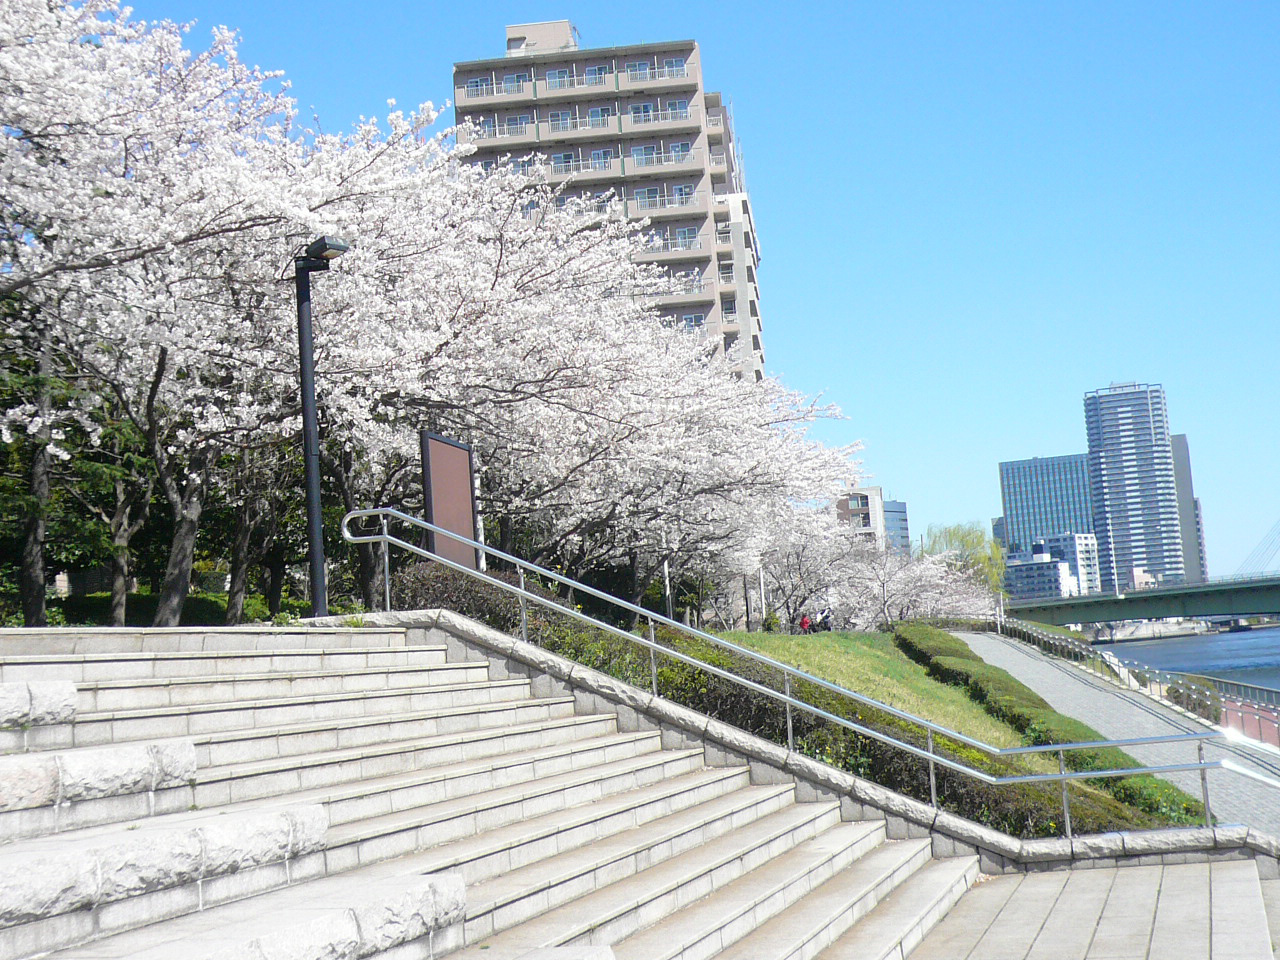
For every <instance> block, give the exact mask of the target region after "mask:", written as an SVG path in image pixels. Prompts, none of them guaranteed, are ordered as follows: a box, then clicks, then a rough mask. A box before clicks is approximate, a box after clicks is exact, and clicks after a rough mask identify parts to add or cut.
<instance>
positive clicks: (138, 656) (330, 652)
mask: <svg viewBox="0 0 1280 960" xmlns="http://www.w3.org/2000/svg"><path fill="white" fill-rule="evenodd" d="M0 639H3V636H0ZM447 652H448V647H447V646H446V645H445V644H442V643H435V644H415V645H413V646H411V647H410V646H405V647H284V648H281V649H279V650H258V649H252V650H249V649H246V650H151V651H147V650H124V651H121V652H119V653H3V654H0V668H3V667H9V666H27V665H30V666H45V665H53V664H59V663H118V662H121V661H124V662H133V661H138V662H151V661H156V660H246V659H262V658H266V659H270V658H271V657H325V656H338V657H342V656H368V655H369V654H385V653H430V654H442V653H447ZM455 662H457V663H473V664H474V663H483V662H484V661H483V660H470V661H466V660H459V661H455Z"/></svg>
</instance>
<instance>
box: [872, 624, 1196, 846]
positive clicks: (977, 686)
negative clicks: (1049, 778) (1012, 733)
mask: <svg viewBox="0 0 1280 960" xmlns="http://www.w3.org/2000/svg"><path fill="white" fill-rule="evenodd" d="M894 638H895V640H896V642H897V644H898V647H899V648H900V649H901V650H902V651H903V652H904V653H905V654H906V655H907V656H908V657H910V658H911V659H912V660H915V661H916V662H917V663H919V664H921V665H923V666H924V667H925V668H926V669H927V670H928V671H929V674H930V675H931V676H933V677H934V678H936V679H937V680H940V681H942V682H943V683H949V684H952V685H954V686H958V687H964V689H965V690H966V692H967V693H968V694H969V696H970V697H972V698H973V699H974V700H975V701H976V702H977V703H980V704H982V705H983V707H984V708H985V709H986V710H987V712H988V713H990V714H991V715H992V716H994V717H996V718H997V719H1000V720H1003V721H1004V722H1006V723H1008V724H1009V725H1010V726H1012V727H1013V728H1014V729H1015V730H1017V731H1018V732H1019V733H1021V734H1022V735H1023V738H1024V740H1025V741H1026V743H1027V744H1028V745H1040V744H1053V743H1081V742H1086V741H1090V740H1105V739H1107V738H1106V737H1104V736H1102V734H1100V733H1098V731H1096V730H1094V729H1093V728H1092V727H1090V726H1089V725H1088V724H1086V723H1082V722H1081V721H1079V720H1076V719H1074V718H1072V717H1067V716H1063V715H1062V714H1060V713H1058V712H1057V711H1055V710H1054V709H1053V708H1052V707H1050V706H1049V704H1048V703H1047V702H1046V701H1045V700H1044V699H1043V698H1042V697H1040V696H1039V695H1038V694H1037V693H1035V691H1033V690H1031V689H1030V688H1028V687H1027V686H1025V685H1024V684H1023V683H1021V682H1020V681H1018V680H1016V679H1014V677H1013V676H1012V675H1011V674H1009V673H1008V672H1007V671H1005V670H1001V669H1000V668H999V667H993V666H991V665H990V664H988V663H987V662H986V661H984V660H982V659H981V658H980V657H978V656H977V655H976V654H975V653H974V652H973V651H972V650H970V649H969V646H968V645H967V644H966V643H964V642H963V641H962V640H958V639H957V638H955V637H953V636H952V635H951V634H949V633H945V632H944V631H942V630H938V629H936V628H934V627H930V626H925V625H923V624H904V625H900V626H897V627H895V629H894ZM1063 757H1064V759H1065V761H1066V764H1067V767H1068V768H1069V769H1071V770H1080V771H1088V770H1122V769H1125V768H1126V767H1138V766H1141V764H1139V763H1138V762H1137V761H1136V760H1134V759H1133V757H1131V756H1129V755H1128V754H1127V753H1125V752H1123V751H1121V750H1117V749H1114V748H1101V749H1097V750H1068V751H1065V752H1064V754H1063ZM1090 782H1091V783H1094V784H1095V785H1097V786H1098V787H1100V788H1102V789H1104V790H1106V791H1107V792H1109V793H1110V794H1111V795H1112V796H1114V797H1116V798H1117V799H1120V800H1122V801H1123V802H1124V803H1126V804H1130V805H1133V806H1136V807H1138V808H1139V809H1141V810H1143V811H1145V812H1147V813H1149V814H1151V815H1153V816H1157V817H1161V818H1164V819H1167V820H1170V821H1172V822H1175V823H1196V822H1203V820H1204V806H1203V804H1201V803H1200V802H1199V801H1197V800H1195V799H1194V798H1192V797H1191V796H1190V795H1188V794H1186V793H1184V792H1183V791H1182V790H1179V789H1178V788H1177V787H1175V786H1173V785H1172V784H1170V783H1167V782H1166V781H1164V780H1161V779H1159V778H1158V777H1154V776H1151V775H1150V774H1139V775H1137V776H1133V777H1106V778H1098V779H1097V780H1093V781H1090Z"/></svg>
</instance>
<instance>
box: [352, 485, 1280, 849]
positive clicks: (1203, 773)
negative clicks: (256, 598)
mask: <svg viewBox="0 0 1280 960" xmlns="http://www.w3.org/2000/svg"><path fill="white" fill-rule="evenodd" d="M365 517H370V518H376V519H377V520H378V521H379V530H378V532H376V533H371V534H357V533H353V532H352V531H351V528H350V524H351V521H353V520H357V519H361V518H365ZM392 520H395V521H400V522H402V523H407V524H410V525H412V526H415V527H418V528H419V529H422V530H426V531H430V532H431V533H434V534H436V535H438V536H444V537H448V538H449V539H450V540H453V541H455V542H457V543H460V544H463V545H465V546H468V547H471V548H473V549H475V550H477V551H480V552H481V553H482V554H483V555H485V556H491V557H495V558H497V559H499V560H502V561H504V562H506V563H510V564H512V565H513V566H514V567H515V569H516V571H517V574H518V576H519V586H515V585H512V584H509V583H506V582H505V581H503V580H500V579H498V578H496V577H492V576H489V575H488V574H487V573H485V572H483V571H479V570H473V569H472V568H470V567H467V566H465V565H463V564H461V563H457V562H455V561H453V560H450V559H448V558H447V557H443V556H440V555H439V554H437V553H433V552H431V551H429V550H426V549H424V548H422V547H420V546H418V545H416V544H413V543H410V542H408V541H406V540H402V539H400V538H399V537H397V536H395V535H394V534H393V533H391V531H390V528H389V521H392ZM342 538H343V539H344V540H346V541H347V542H349V543H382V544H385V545H386V546H387V547H388V548H389V547H391V546H396V547H399V548H401V549H402V550H406V551H408V552H409V553H413V554H416V555H417V556H420V557H424V558H426V559H429V560H434V561H436V562H437V563H440V564H443V565H444V566H446V567H448V568H450V569H452V570H457V571H458V572H460V573H464V574H466V575H467V576H470V577H472V578H474V579H477V580H480V581H482V582H485V583H488V584H489V585H491V586H494V587H497V588H499V589H500V590H503V591H506V592H507V593H513V594H515V595H516V596H517V597H519V600H520V633H521V638H522V639H524V640H526V641H527V640H528V607H527V604H528V603H529V602H530V601H532V602H533V603H536V604H538V605H540V606H544V607H547V608H550V609H552V610H554V611H556V612H557V613H559V614H562V615H564V616H568V617H570V618H572V619H575V620H578V621H581V622H583V623H586V624H589V625H590V626H592V627H594V628H595V629H598V630H603V631H604V632H606V633H608V634H610V635H612V636H616V637H619V638H621V639H624V640H627V641H629V642H631V643H635V644H638V645H640V646H642V647H644V648H646V649H647V650H648V651H649V657H650V675H651V683H652V692H653V694H654V696H659V693H658V683H657V680H658V668H657V656H658V655H659V654H661V655H662V656H664V657H667V658H669V659H672V660H676V661H679V662H681V663H685V664H687V665H689V666H692V667H695V668H697V669H699V670H704V671H706V672H707V673H710V674H711V675H713V676H716V677H720V678H721V679H724V680H728V681H730V682H731V683H734V684H737V685H738V686H740V687H744V688H746V689H748V690H751V691H753V692H755V693H758V694H760V695H761V696H764V697H768V698H769V699H771V700H774V701H776V702H778V703H780V704H782V705H784V706H785V708H786V720H787V749H788V750H794V749H795V742H794V737H793V734H792V710H793V709H796V710H801V711H803V712H805V713H808V714H810V715H812V716H815V717H818V718H820V719H823V720H827V721H828V722H830V723H834V724H836V725H837V726H840V727H844V728H845V729H847V730H851V731H853V732H855V733H858V734H861V735H862V736H866V737H870V738H871V739H873V740H878V741H880V742H881V743H886V744H889V745H890V746H893V747H895V748H897V749H899V750H902V751H904V752H906V753H908V754H911V755H912V756H916V757H919V758H921V759H923V760H926V761H927V762H928V764H929V793H930V801H931V803H932V805H933V806H934V807H935V808H936V807H937V806H938V798H937V785H936V778H935V766H942V767H944V768H946V769H949V770H953V771H955V772H957V773H960V774H963V775H964V776H967V777H970V778H973V779H976V780H979V781H981V782H983V783H986V784H989V785H992V786H1000V785H1005V784H1018V783H1052V782H1057V783H1061V784H1062V806H1063V823H1064V828H1065V833H1066V836H1067V837H1070V836H1071V805H1070V799H1069V796H1068V793H1067V783H1068V781H1071V780H1086V779H1105V778H1111V777H1128V776H1134V775H1137V774H1144V773H1150V774H1162V773H1176V772H1183V771H1197V770H1198V771H1199V772H1200V784H1201V793H1202V797H1203V801H1204V808H1205V823H1206V824H1210V823H1211V822H1212V813H1211V809H1210V806H1209V781H1208V776H1207V774H1208V771H1209V770H1212V769H1227V768H1230V769H1234V768H1235V766H1236V765H1234V764H1228V763H1227V762H1226V761H1223V760H1212V761H1206V760H1205V759H1204V741H1206V740H1219V739H1225V734H1223V733H1221V732H1220V731H1205V732H1201V733H1184V734H1168V735H1164V736H1154V737H1137V738H1131V739H1127V740H1098V741H1087V742H1078V743H1055V744H1043V745H1033V746H1024V747H996V746H992V745H991V744H988V743H985V742H983V741H981V740H978V739H976V738H974V737H970V736H967V735H965V734H963V733H960V732H959V731H956V730H951V729H949V728H947V727H944V726H942V725H941V724H937V723H934V722H933V721H931V720H926V719H924V718H923V717H917V716H915V715H914V714H911V713H908V712H907V711H905V710H900V709H898V708H897V707H893V706H890V705H889V704H887V703H882V702H880V701H878V700H875V699H872V698H871V697H867V696H864V695H862V694H860V693H856V692H854V691H852V690H848V689H846V688H844V687H841V686H839V685H838V684H835V683H832V682H830V681H828V680H824V679H822V678H821V677H815V676H813V675H812V674H809V673H806V672H805V671H803V670H800V669H797V668H796V667H793V666H790V665H788V664H785V663H782V662H781V661H779V660H775V659H773V658H772V657H769V656H766V655H764V654H761V653H757V652H755V651H753V650H749V649H747V648H745V647H740V646H738V645H737V644H735V643H732V642H731V641H728V640H725V639H724V638H722V637H717V636H715V635H714V634H710V633H706V632H705V631H702V630H699V629H697V628H696V627H691V626H687V625H685V624H683V623H680V622H679V621H677V620H674V619H672V618H670V617H666V616H663V615H662V614H660V613H655V612H654V611H652V610H647V609H645V608H644V607H641V606H638V605H636V604H634V603H629V602H628V601H626V600H621V599H619V598H617V597H614V596H611V595H610V594H607V593H605V592H603V591H601V590H597V589H596V588H594V587H591V586H588V585H587V584H584V583H581V582H579V581H576V580H573V579H571V578H569V577H565V576H563V575H561V574H558V573H556V572H555V571H552V570H548V569H546V568H545V567H540V566H538V565H536V564H533V563H529V562H528V561H526V560H522V559H520V558H519V557H515V556H512V555H511V554H509V553H504V552H503V551H501V550H497V549H495V548H493V547H491V546H488V545H486V544H484V543H480V542H479V541H476V540H472V539H470V538H468V537H464V536H462V535H461V534H458V533H454V532H453V531H451V530H446V529H445V528H444V527H440V526H437V525H436V524H433V523H429V522H427V521H425V520H422V519H419V518H418V517H414V516H412V515H410V514H407V513H403V512H401V511H399V510H396V509H395V508H393V507H378V508H373V509H368V510H352V511H351V512H349V513H348V514H347V515H346V516H344V517H343V518H342ZM388 554H389V550H387V551H386V552H384V557H383V560H384V562H383V571H384V575H385V577H386V584H385V591H386V606H387V609H388V610H390V609H391V578H390V563H389V560H388V559H387V557H388ZM526 572H529V573H534V574H536V575H537V576H538V577H540V578H545V579H546V580H550V581H553V582H555V583H559V584H561V585H562V586H565V587H568V588H569V589H571V590H573V591H576V592H578V593H585V594H587V595H588V596H591V597H595V598H596V599H598V600H603V601H605V602H606V603H609V604H612V605H613V606H615V607H617V608H619V609H621V610H624V611H627V612H628V613H631V614H634V615H636V616H637V617H640V618H644V619H645V620H646V621H647V624H648V630H647V636H639V635H636V634H634V633H631V632H629V631H626V630H623V629H621V628H620V627H616V626H614V625H613V624H610V623H607V622H605V621H603V620H597V619H596V618H594V617H592V616H590V615H588V614H585V613H583V612H582V611H580V610H576V609H574V608H572V607H566V606H562V605H560V604H558V603H556V602H554V601H552V600H548V599H546V598H545V597H541V596H539V595H537V594H536V593H532V592H530V591H529V590H526V589H525V586H524V584H525V574H526ZM655 624H661V625H663V626H667V627H670V628H671V629H673V630H676V631H677V632H680V633H683V634H685V635H686V636H689V637H693V638H695V639H698V640H702V641H704V642H706V643H710V644H712V645H713V646H715V647H718V648H719V649H721V650H726V651H729V652H731V653H734V654H736V655H738V656H741V657H745V658H746V659H749V660H752V661H754V662H756V663H759V664H762V665H764V666H767V667H770V668H772V669H775V670H778V671H779V672H780V673H781V674H782V678H783V690H782V691H781V692H780V691H777V690H774V689H773V688H771V687H767V686H764V685H763V684H760V683H756V682H755V681H753V680H749V679H747V678H746V677H741V676H738V675H737V674H734V673H732V672H730V671H728V670H725V669H723V668H721V667H717V666H714V665H712V664H709V663H704V662H703V661H701V660H698V659H696V658H694V657H690V656H688V655H687V654H683V653H681V652H679V651H678V650H674V649H671V648H669V647H665V646H662V645H661V644H659V643H658V642H657V641H656V639H655V634H654V629H655ZM793 681H801V682H804V683H810V684H813V685H814V686H817V687H819V688H821V689H824V690H827V691H829V692H831V693H834V694H836V695H837V696H840V697H843V698H845V699H848V700H851V701H853V702H855V703H859V704H862V705H864V706H868V707H872V708H874V709H876V710H879V711H881V712H883V713H886V714H888V715H889V716H892V717H896V718H897V719H899V720H904V721H906V722H908V723H911V724H914V725H915V726H917V727H919V728H921V729H923V730H924V731H925V733H926V736H927V743H926V747H925V748H921V747H918V746H916V745H915V744H911V743H906V742H904V741H902V740H899V739H897V738H895V737H892V736H890V735H888V734H886V733H883V732H881V731H879V730H875V729H872V728H870V727H867V726H864V725H863V724H860V723H856V722H854V721H852V720H849V719H847V718H845V717H841V716H838V715H836V714H833V713H830V712H828V711H826V710H823V709H822V708H821V707H816V706H814V705H813V704H810V703H807V702H805V701H803V700H798V699H796V698H795V697H794V696H792V694H791V687H792V682H793ZM935 735H938V736H943V737H946V738H947V739H949V740H952V741H954V742H956V743H961V744H965V745H967V746H970V747H974V748H975V749H978V750H980V751H982V752H983V753H985V754H987V755H988V756H991V757H1009V756H1025V755H1028V754H1036V753H1053V754H1056V755H1057V757H1058V772H1057V773H1033V774H1020V775H1012V776H995V775H993V774H989V773H986V772H984V771H982V770H977V769H974V768H973V767H970V766H968V765H966V764H964V763H961V762H960V761H957V760H952V759H950V758H948V757H945V756H943V755H941V754H938V753H936V752H935V750H934V746H935V744H934V737H935ZM1184 742H1187V743H1196V745H1197V751H1198V759H1197V761H1196V762H1193V763H1177V764H1159V765H1149V766H1138V767H1126V768H1119V769H1110V770H1080V771H1068V770H1067V769H1066V763H1065V759H1064V755H1065V754H1066V752H1068V751H1075V750H1095V749H1105V748H1109V747H1117V748H1118V747H1124V746H1134V745H1139V744H1152V743H1184ZM1249 775H1250V776H1251V777H1252V778H1253V779H1255V780H1260V781H1262V782H1265V783H1267V784H1269V785H1270V786H1272V787H1275V788H1280V781H1278V780H1272V779H1270V778H1267V777H1263V776H1262V775H1260V774H1257V773H1250V774H1249Z"/></svg>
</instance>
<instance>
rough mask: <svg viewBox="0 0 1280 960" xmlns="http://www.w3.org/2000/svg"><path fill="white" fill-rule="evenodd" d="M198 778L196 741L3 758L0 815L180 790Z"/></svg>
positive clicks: (119, 746) (29, 754)
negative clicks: (15, 811)
mask: <svg viewBox="0 0 1280 960" xmlns="http://www.w3.org/2000/svg"><path fill="white" fill-rule="evenodd" d="M195 775H196V747H195V743H194V742H193V741H191V740H156V741H151V742H142V743H124V744H117V745H113V746H109V747H95V748H93V749H85V750H68V751H60V752H49V753H18V754H11V755H9V756H3V757H0V811H5V810H24V809H30V808H32V807H45V806H50V805H52V804H58V803H74V802H76V801H79V800H95V799H98V798H101V797H115V796H120V795H123V794H130V793H147V792H149V791H151V790H161V789H164V788H165V787H177V786H181V785H182V784H184V783H187V782H188V781H189V780H191V778H192V777H194V776H195Z"/></svg>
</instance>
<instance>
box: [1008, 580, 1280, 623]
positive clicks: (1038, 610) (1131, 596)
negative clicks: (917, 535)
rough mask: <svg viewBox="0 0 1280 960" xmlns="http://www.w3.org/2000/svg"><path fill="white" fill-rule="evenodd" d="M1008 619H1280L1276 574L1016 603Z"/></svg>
mask: <svg viewBox="0 0 1280 960" xmlns="http://www.w3.org/2000/svg"><path fill="white" fill-rule="evenodd" d="M1007 609H1008V611H1009V613H1010V614H1012V615H1013V616H1015V617H1018V618H1019V619H1022V620H1034V621H1037V622H1039V623H1053V624H1058V625H1059V626H1061V625H1062V624H1066V623H1102V622H1105V621H1109V620H1156V619H1161V618H1164V617H1216V616H1223V617H1252V616H1259V615H1263V614H1280V573H1268V574H1263V575H1261V576H1248V577H1218V578H1215V579H1213V580H1209V581H1206V582H1205V583H1194V584H1176V585H1172V586H1167V587H1155V588H1153V589H1151V590H1131V591H1129V592H1128V593H1105V594H1097V593H1095V594H1090V595H1089V596H1085V597H1063V598H1061V599H1056V598H1055V599H1044V600H1021V601H1018V602H1016V603H1010V604H1009V605H1008V607H1007Z"/></svg>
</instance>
